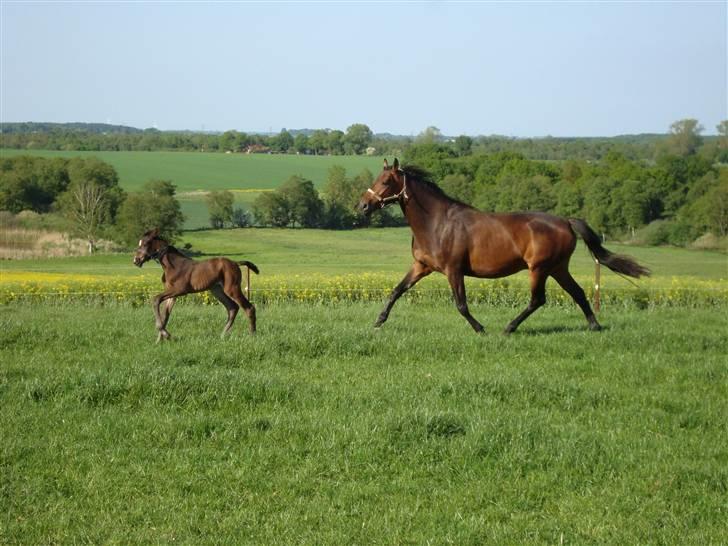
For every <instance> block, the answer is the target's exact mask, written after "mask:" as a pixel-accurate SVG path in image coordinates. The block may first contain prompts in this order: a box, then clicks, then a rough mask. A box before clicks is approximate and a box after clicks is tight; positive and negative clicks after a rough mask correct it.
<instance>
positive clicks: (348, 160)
mask: <svg viewBox="0 0 728 546" xmlns="http://www.w3.org/2000/svg"><path fill="white" fill-rule="evenodd" d="M0 154H1V155H2V156H11V155H33V156H40V157H77V156H78V157H98V158H99V159H101V160H102V161H105V162H107V163H109V164H110V165H112V166H113V167H114V168H115V169H116V172H117V173H118V174H119V183H120V184H121V186H122V187H123V188H124V189H125V190H127V191H135V190H138V189H139V188H141V186H142V185H143V184H144V183H145V182H147V181H148V180H157V179H161V180H171V181H172V182H173V183H174V184H176V186H177V191H178V192H191V191H198V190H202V191H209V190H236V189H237V190H242V189H254V190H264V189H274V188H277V187H278V186H279V185H280V184H282V183H283V182H285V181H286V180H288V178H290V177H291V176H292V175H296V174H297V175H301V176H303V177H305V178H308V179H310V180H312V181H313V182H314V183H315V184H316V185H317V186H320V185H321V184H323V182H324V181H325V180H326V174H327V172H328V170H329V168H330V167H332V166H333V165H340V166H342V167H344V168H345V169H346V171H347V173H348V174H349V175H352V176H353V175H356V174H359V172H361V171H362V170H364V169H369V170H370V171H372V173H377V172H379V171H380V170H381V166H382V160H381V158H379V157H367V156H306V155H282V154H251V155H247V154H223V153H201V152H60V151H48V150H8V149H3V150H0Z"/></svg>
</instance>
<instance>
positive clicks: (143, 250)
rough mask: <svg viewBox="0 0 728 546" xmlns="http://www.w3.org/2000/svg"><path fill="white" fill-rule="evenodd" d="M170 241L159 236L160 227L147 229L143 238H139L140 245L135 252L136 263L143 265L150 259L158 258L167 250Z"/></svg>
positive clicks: (139, 265) (138, 265)
mask: <svg viewBox="0 0 728 546" xmlns="http://www.w3.org/2000/svg"><path fill="white" fill-rule="evenodd" d="M168 246H169V243H168V242H167V241H165V240H164V239H162V238H160V237H159V228H154V229H152V230H150V231H147V232H146V233H145V234H144V235H142V238H141V239H139V247H138V248H137V249H136V252H135V253H134V265H135V266H137V267H141V266H143V265H144V263H145V262H148V261H149V260H156V259H158V258H159V257H160V255H161V253H162V252H163V251H164V250H166V248H167V247H168Z"/></svg>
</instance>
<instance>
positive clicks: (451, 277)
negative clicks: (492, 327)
mask: <svg viewBox="0 0 728 546" xmlns="http://www.w3.org/2000/svg"><path fill="white" fill-rule="evenodd" d="M447 280H448V281H449V282H450V288H452V295H453V297H454V298H455V305H456V306H457V308H458V311H459V312H460V314H461V315H462V316H464V317H465V320H467V321H468V323H469V324H470V326H472V327H473V330H475V331H476V332H477V333H481V332H483V325H482V324H480V323H479V322H478V321H477V320H475V318H474V317H473V315H471V314H470V310H469V309H468V301H467V298H466V297H465V277H464V276H463V274H462V273H461V272H459V271H455V272H450V273H448V275H447Z"/></svg>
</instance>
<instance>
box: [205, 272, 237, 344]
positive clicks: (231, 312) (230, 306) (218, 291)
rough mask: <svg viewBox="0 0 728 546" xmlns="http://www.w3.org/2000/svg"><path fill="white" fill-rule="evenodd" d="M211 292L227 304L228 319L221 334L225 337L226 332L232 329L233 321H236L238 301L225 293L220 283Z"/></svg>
mask: <svg viewBox="0 0 728 546" xmlns="http://www.w3.org/2000/svg"><path fill="white" fill-rule="evenodd" d="M210 292H212V295H213V296H215V297H216V298H217V300H218V301H219V302H220V303H222V304H223V305H224V306H225V309H227V312H228V319H227V322H226V323H225V328H223V330H222V334H221V337H225V334H227V333H228V332H229V331H230V328H232V327H233V322H235V317H236V316H237V315H238V309H239V307H238V304H237V303H235V302H234V301H233V300H231V299H230V298H229V297H228V296H227V295H226V294H225V291H224V290H223V289H222V286H220V285H219V284H218V285H215V286H213V287H212V288H210Z"/></svg>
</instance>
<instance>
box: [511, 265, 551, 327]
mask: <svg viewBox="0 0 728 546" xmlns="http://www.w3.org/2000/svg"><path fill="white" fill-rule="evenodd" d="M547 278H548V275H546V273H544V272H543V271H542V270H541V269H532V270H531V273H530V280H531V301H530V302H529V304H528V307H526V308H525V309H524V310H523V312H522V313H521V314H520V315H518V316H517V317H516V318H514V319H513V320H512V321H511V322H510V324H508V326H506V329H505V331H504V332H503V333H505V334H510V333H512V332H515V331H516V328H518V325H519V324H521V323H522V322H523V321H524V320H526V319H527V318H528V317H529V316H530V315H531V313H533V312H534V311H535V310H536V309H538V308H539V307H541V306H542V305H543V304H544V303H546V279H547Z"/></svg>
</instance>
